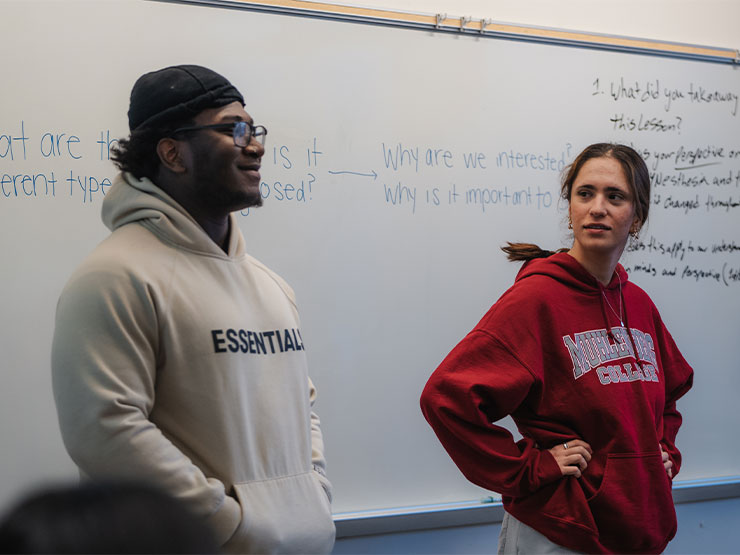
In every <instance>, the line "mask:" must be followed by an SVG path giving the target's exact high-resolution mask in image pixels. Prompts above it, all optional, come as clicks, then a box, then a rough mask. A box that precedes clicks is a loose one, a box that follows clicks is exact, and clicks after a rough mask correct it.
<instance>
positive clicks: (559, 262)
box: [516, 252, 627, 295]
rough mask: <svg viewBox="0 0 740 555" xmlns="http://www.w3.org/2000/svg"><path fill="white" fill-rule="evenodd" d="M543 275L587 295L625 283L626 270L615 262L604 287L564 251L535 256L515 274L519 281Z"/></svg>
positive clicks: (596, 293) (617, 287)
mask: <svg viewBox="0 0 740 555" xmlns="http://www.w3.org/2000/svg"><path fill="white" fill-rule="evenodd" d="M534 275H545V276H549V277H551V278H552V279H555V280H557V281H559V282H560V283H562V284H564V285H567V286H568V287H571V288H573V289H576V290H579V291H582V292H583V293H584V294H587V295H600V294H601V291H602V290H615V289H619V287H620V283H621V287H624V286H625V284H626V283H627V272H626V271H625V269H624V268H623V267H622V265H621V264H617V267H616V269H615V270H614V275H613V276H612V279H611V281H610V282H609V284H608V285H607V286H606V287H604V286H603V285H601V283H599V281H598V280H597V279H596V278H595V277H594V276H592V275H591V274H590V273H589V272H588V270H586V268H584V267H583V266H582V265H581V263H580V262H578V261H577V260H576V259H575V258H573V257H572V256H571V255H569V254H568V253H565V252H561V253H557V254H553V255H552V256H549V257H547V258H535V259H534V260H530V261H529V262H527V263H526V264H524V265H523V266H522V268H521V269H520V270H519V273H518V274H517V276H516V281H521V280H523V279H526V278H528V277H530V276H534Z"/></svg>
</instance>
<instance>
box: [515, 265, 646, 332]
mask: <svg viewBox="0 0 740 555" xmlns="http://www.w3.org/2000/svg"><path fill="white" fill-rule="evenodd" d="M535 275H544V276H549V277H550V278H552V279H554V280H557V281H559V282H560V283H562V284H563V285H566V286H567V287H569V288H571V289H574V290H576V291H579V292H581V293H583V294H584V295H593V296H595V297H598V299H599V303H600V305H601V315H602V317H603V319H604V328H605V329H606V330H607V333H608V335H609V337H610V338H611V339H612V340H614V337H613V335H612V331H611V326H610V325H609V318H607V307H608V310H611V311H612V312H614V315H615V316H616V317H617V318H619V319H620V320H621V323H622V324H623V326H625V327H627V330H628V333H629V334H630V339H632V336H631V335H632V334H631V332H629V321H628V318H627V305H626V303H625V301H624V293H623V291H622V289H623V288H624V287H625V285H627V281H628V276H627V272H626V271H625V269H624V268H623V267H622V265H621V264H617V267H616V268H615V269H614V275H613V276H612V279H611V281H610V282H609V284H608V285H606V286H604V285H602V284H601V283H600V282H599V280H597V279H596V278H595V277H594V276H593V275H591V274H590V273H589V272H588V270H586V268H584V267H583V266H582V265H581V263H580V262H578V261H577V260H576V259H575V258H573V257H572V256H571V255H569V254H568V253H565V252H560V253H557V254H554V255H552V256H549V257H547V258H535V259H533V260H530V261H529V262H527V263H526V264H524V266H522V268H521V269H520V270H519V273H518V274H517V276H516V280H515V281H517V282H518V281H522V280H524V279H527V278H528V277H531V276H535ZM609 297H611V298H612V300H611V301H610V300H609ZM617 308H619V312H617V310H616V309H617ZM633 344H634V340H633Z"/></svg>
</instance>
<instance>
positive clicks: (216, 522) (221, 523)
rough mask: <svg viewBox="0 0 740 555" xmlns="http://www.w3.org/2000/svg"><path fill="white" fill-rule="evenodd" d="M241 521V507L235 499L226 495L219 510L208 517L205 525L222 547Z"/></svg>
mask: <svg viewBox="0 0 740 555" xmlns="http://www.w3.org/2000/svg"><path fill="white" fill-rule="evenodd" d="M241 521H242V508H241V506H240V505H239V503H238V502H237V500H236V499H234V498H233V497H231V496H230V495H226V496H224V502H223V504H222V505H221V508H220V509H219V510H218V511H216V512H215V513H213V514H212V515H211V516H209V517H208V519H207V520H206V524H207V525H208V526H210V527H211V530H213V533H214V535H215V536H216V541H217V542H218V544H219V545H224V544H225V543H226V542H227V541H229V540H230V539H231V537H232V536H233V535H234V533H235V532H236V529H237V528H238V527H239V524H240V523H241Z"/></svg>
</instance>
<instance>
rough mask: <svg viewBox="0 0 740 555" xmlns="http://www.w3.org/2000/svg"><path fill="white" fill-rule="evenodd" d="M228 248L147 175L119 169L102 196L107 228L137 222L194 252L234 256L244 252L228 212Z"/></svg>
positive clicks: (233, 218)
mask: <svg viewBox="0 0 740 555" xmlns="http://www.w3.org/2000/svg"><path fill="white" fill-rule="evenodd" d="M229 218H230V225H229V250H228V252H224V251H223V250H222V249H221V247H219V246H218V245H217V244H216V243H215V242H214V241H213V240H212V239H211V238H210V237H209V236H208V234H207V233H206V232H205V230H204V229H203V228H202V227H201V226H200V225H199V224H198V222H196V221H195V219H194V218H193V217H192V216H191V215H190V214H189V213H188V212H187V211H186V210H185V209H184V208H183V207H182V206H181V205H180V204H178V203H177V202H176V201H175V200H174V199H173V198H172V197H170V196H169V195H168V194H167V193H165V192H164V191H163V190H162V189H160V188H159V187H157V186H156V185H155V184H154V183H152V182H151V181H150V180H149V179H147V178H144V179H137V178H136V177H134V176H133V175H132V174H130V173H120V174H118V175H117V176H116V178H115V179H114V180H113V185H112V186H111V188H110V189H109V190H108V193H107V194H106V195H105V199H104V200H103V208H102V219H103V223H104V224H105V225H106V227H108V229H110V230H111V231H113V230H115V229H117V228H119V227H121V226H124V225H127V224H130V223H138V224H141V225H143V226H144V227H146V228H147V229H149V230H150V231H151V232H152V233H154V234H155V235H156V236H157V237H158V238H159V239H160V240H161V241H163V242H165V243H167V244H169V245H171V246H173V247H176V248H180V249H183V250H186V251H189V252H192V253H195V254H202V255H205V256H216V257H219V258H238V257H241V256H243V255H244V254H245V244H244V238H243V236H242V234H241V232H240V231H239V227H238V225H237V223H236V217H235V216H234V214H231V215H230V216H229Z"/></svg>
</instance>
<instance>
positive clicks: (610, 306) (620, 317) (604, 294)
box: [601, 278, 624, 327]
mask: <svg viewBox="0 0 740 555" xmlns="http://www.w3.org/2000/svg"><path fill="white" fill-rule="evenodd" d="M617 279H618V281H619V314H617V311H616V310H614V307H613V306H612V304H611V303H610V302H609V299H607V298H606V293H605V292H604V289H603V288H602V289H601V294H602V295H603V296H604V300H605V301H606V305H607V306H608V307H609V310H611V311H612V312H613V313H614V316H616V317H617V319H618V320H619V324H620V325H621V326H622V327H624V320H623V319H622V280H621V279H619V278H617Z"/></svg>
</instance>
